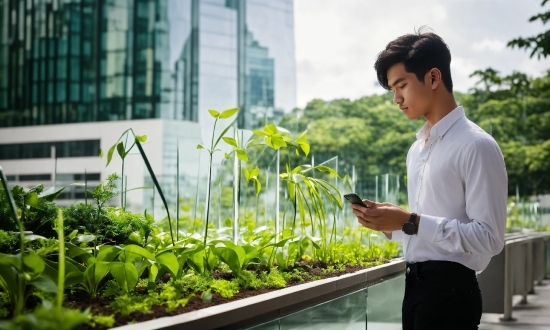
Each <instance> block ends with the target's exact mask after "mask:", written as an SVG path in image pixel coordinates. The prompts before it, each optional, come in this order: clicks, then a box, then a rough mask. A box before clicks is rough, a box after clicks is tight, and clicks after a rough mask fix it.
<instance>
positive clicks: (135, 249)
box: [122, 244, 155, 261]
mask: <svg viewBox="0 0 550 330" xmlns="http://www.w3.org/2000/svg"><path fill="white" fill-rule="evenodd" d="M122 250H124V251H127V252H131V253H135V254H138V255H140V256H142V257H144V258H147V259H149V260H153V261H154V260H155V256H154V255H153V254H152V253H151V252H149V251H147V250H146V249H144V248H142V247H141V246H138V245H134V244H129V245H126V246H124V247H123V248H122Z"/></svg>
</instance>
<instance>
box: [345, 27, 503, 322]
mask: <svg viewBox="0 0 550 330" xmlns="http://www.w3.org/2000/svg"><path fill="white" fill-rule="evenodd" d="M450 64H451V54H450V51H449V49H448V47H447V45H446V44H445V42H444V41H443V40H442V39H441V38H440V37H439V36H437V35H436V34H434V33H431V32H430V33H422V32H420V33H418V34H414V35H413V34H408V35H404V36H401V37H399V38H397V39H395V40H394V41H392V42H390V43H389V44H388V45H387V47H386V49H385V50H383V51H382V52H381V53H380V54H379V55H378V59H377V60H376V64H375V65H374V67H375V69H376V72H377V75H378V80H379V82H380V84H381V85H382V86H383V87H384V88H386V89H388V90H391V91H392V92H393V94H394V102H395V103H396V104H398V105H399V108H400V109H401V111H403V113H404V114H405V115H406V116H407V118H408V119H410V120H412V119H417V118H419V117H424V119H425V120H426V124H425V125H424V127H423V128H422V129H421V130H420V131H419V132H418V133H417V134H416V138H417V140H416V141H415V142H414V143H413V144H412V146H411V148H410V150H409V153H408V155H407V181H408V182H407V185H408V198H409V208H410V210H411V212H409V211H406V210H404V209H402V208H400V207H398V206H396V205H392V204H390V203H376V202H372V201H369V200H364V202H365V204H367V206H369V208H365V207H361V206H358V205H352V206H351V207H352V208H353V212H354V214H355V215H356V216H357V219H358V221H359V222H360V223H361V224H362V225H363V226H365V227H367V228H371V229H374V230H379V231H382V232H384V233H385V234H386V236H387V237H388V238H390V239H392V240H395V241H400V242H402V243H403V252H404V254H405V260H406V262H407V268H406V287H405V297H404V299H403V306H402V316H403V329H404V330H409V329H417V330H418V329H445V330H449V329H460V330H468V329H478V325H479V322H480V318H481V293H480V290H479V286H478V283H477V278H476V272H481V271H482V270H483V269H485V267H487V264H488V263H489V261H490V259H491V256H493V255H496V254H498V253H499V252H500V251H501V250H502V248H503V246H504V229H505V224H506V203H507V192H508V179H507V175H506V168H505V165H504V159H503V156H502V153H501V151H500V148H499V146H498V144H497V143H496V142H495V140H494V139H493V138H492V137H491V136H490V135H489V134H487V133H486V132H485V131H483V130H482V129H481V128H480V127H479V126H477V125H476V124H474V123H473V122H471V121H470V120H468V119H467V118H466V117H465V115H464V109H463V108H462V107H460V106H457V104H456V101H455V99H454V97H453V94H452V91H453V82H452V79H451V70H450Z"/></svg>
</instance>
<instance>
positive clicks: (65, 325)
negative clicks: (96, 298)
mask: <svg viewBox="0 0 550 330" xmlns="http://www.w3.org/2000/svg"><path fill="white" fill-rule="evenodd" d="M89 319H90V315H89V312H88V311H85V312H81V311H79V310H75V309H69V308H56V307H52V306H51V304H45V305H43V306H39V307H38V308H36V309H35V310H34V311H33V312H32V313H30V314H24V315H19V316H17V317H15V318H13V319H11V320H9V321H0V329H2V330H31V329H41V330H73V329H74V328H76V327H77V326H79V325H81V324H84V323H86V322H88V321H89Z"/></svg>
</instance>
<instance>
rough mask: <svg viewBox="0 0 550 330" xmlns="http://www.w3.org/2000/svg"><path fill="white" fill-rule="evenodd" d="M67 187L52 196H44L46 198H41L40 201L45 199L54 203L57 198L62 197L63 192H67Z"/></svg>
mask: <svg viewBox="0 0 550 330" xmlns="http://www.w3.org/2000/svg"><path fill="white" fill-rule="evenodd" d="M65 188H66V187H63V188H61V189H59V190H57V191H54V192H53V193H51V194H48V195H44V196H40V198H39V199H43V200H46V201H48V202H53V201H54V200H56V199H57V197H59V196H60V195H61V193H62V192H63V190H65Z"/></svg>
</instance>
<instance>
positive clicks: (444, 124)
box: [416, 106, 466, 140]
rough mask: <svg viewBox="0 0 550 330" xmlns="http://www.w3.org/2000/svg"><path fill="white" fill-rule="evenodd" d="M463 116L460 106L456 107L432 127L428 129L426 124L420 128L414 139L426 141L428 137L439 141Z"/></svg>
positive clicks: (462, 109) (428, 126)
mask: <svg viewBox="0 0 550 330" xmlns="http://www.w3.org/2000/svg"><path fill="white" fill-rule="evenodd" d="M465 116H466V115H465V114H464V108H463V107H462V106H458V107H457V108H455V109H454V110H453V111H451V112H449V113H448V114H447V115H446V116H445V117H443V118H441V120H439V121H438V122H437V123H435V125H434V126H433V127H431V128H430V125H429V124H428V123H427V122H426V123H425V124H424V126H422V128H421V129H420V130H419V131H418V132H417V133H416V139H417V140H426V139H427V138H428V137H429V136H430V135H431V136H434V137H437V138H439V139H441V138H443V136H444V135H445V133H447V131H448V130H449V128H451V126H453V124H454V123H456V121H457V120H459V119H460V118H462V117H465ZM432 133H433V134H432Z"/></svg>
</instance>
